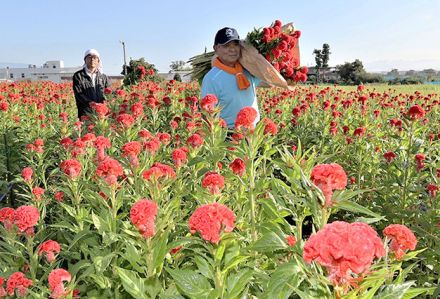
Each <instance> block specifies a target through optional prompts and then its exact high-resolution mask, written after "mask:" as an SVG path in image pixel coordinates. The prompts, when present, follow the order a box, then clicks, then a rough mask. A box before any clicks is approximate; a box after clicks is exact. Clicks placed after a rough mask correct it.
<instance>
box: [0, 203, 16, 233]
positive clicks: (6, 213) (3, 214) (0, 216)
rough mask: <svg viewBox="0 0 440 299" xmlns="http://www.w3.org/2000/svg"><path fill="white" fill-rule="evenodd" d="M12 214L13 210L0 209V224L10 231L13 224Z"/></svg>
mask: <svg viewBox="0 0 440 299" xmlns="http://www.w3.org/2000/svg"><path fill="white" fill-rule="evenodd" d="M14 212H15V210H14V209H13V208H8V207H6V208H2V209H0V222H3V225H4V226H5V229H6V230H11V229H12V225H13V223H14Z"/></svg>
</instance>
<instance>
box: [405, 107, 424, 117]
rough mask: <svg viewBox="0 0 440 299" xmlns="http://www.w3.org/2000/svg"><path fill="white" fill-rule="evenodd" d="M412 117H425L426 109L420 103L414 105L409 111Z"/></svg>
mask: <svg viewBox="0 0 440 299" xmlns="http://www.w3.org/2000/svg"><path fill="white" fill-rule="evenodd" d="M407 114H408V115H409V117H410V119H421V118H423V117H425V110H423V108H422V107H420V106H419V105H414V106H412V107H411V108H409V110H408V113H407Z"/></svg>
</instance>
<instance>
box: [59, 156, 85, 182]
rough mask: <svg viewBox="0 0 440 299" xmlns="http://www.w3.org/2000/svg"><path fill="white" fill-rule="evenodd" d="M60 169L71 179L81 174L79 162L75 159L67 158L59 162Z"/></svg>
mask: <svg viewBox="0 0 440 299" xmlns="http://www.w3.org/2000/svg"><path fill="white" fill-rule="evenodd" d="M60 168H61V170H62V171H63V172H64V173H65V174H66V175H67V176H68V177H70V178H71V179H74V178H77V177H78V176H79V175H80V174H81V168H82V166H81V163H80V162H79V161H78V160H76V159H69V160H65V161H63V162H61V164H60Z"/></svg>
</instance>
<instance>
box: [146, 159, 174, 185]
mask: <svg viewBox="0 0 440 299" xmlns="http://www.w3.org/2000/svg"><path fill="white" fill-rule="evenodd" d="M142 176H143V178H144V179H145V180H147V181H149V180H150V179H151V178H152V177H153V178H155V179H156V180H158V179H159V178H161V177H165V178H174V177H175V176H176V173H175V172H174V170H173V169H172V168H171V167H170V166H168V165H165V164H162V163H159V162H156V163H154V164H153V165H152V166H151V168H150V169H148V170H145V171H144V172H143V173H142Z"/></svg>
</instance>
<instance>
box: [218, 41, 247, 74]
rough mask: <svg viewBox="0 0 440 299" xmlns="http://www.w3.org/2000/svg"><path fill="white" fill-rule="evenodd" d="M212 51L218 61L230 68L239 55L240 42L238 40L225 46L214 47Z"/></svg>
mask: <svg viewBox="0 0 440 299" xmlns="http://www.w3.org/2000/svg"><path fill="white" fill-rule="evenodd" d="M214 50H215V54H217V56H218V58H219V59H220V61H221V62H223V63H224V64H226V65H227V66H230V67H233V66H234V65H235V63H236V62H237V61H238V59H239V58H240V54H241V48H240V42H239V41H238V40H233V41H230V42H229V43H227V44H225V45H215V46H214Z"/></svg>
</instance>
